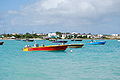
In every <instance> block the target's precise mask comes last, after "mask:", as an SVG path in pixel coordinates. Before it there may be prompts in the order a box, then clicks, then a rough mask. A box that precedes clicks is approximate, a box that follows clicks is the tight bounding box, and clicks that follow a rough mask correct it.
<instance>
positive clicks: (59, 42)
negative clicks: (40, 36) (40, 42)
mask: <svg viewBox="0 0 120 80" xmlns="http://www.w3.org/2000/svg"><path fill="white" fill-rule="evenodd" d="M52 42H53V43H67V42H68V41H52Z"/></svg>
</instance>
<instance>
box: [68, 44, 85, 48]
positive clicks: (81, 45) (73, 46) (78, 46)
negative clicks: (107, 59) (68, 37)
mask: <svg viewBox="0 0 120 80" xmlns="http://www.w3.org/2000/svg"><path fill="white" fill-rule="evenodd" d="M83 46H84V44H68V48H82V47H83Z"/></svg>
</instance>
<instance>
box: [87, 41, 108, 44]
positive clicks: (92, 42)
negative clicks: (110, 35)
mask: <svg viewBox="0 0 120 80" xmlns="http://www.w3.org/2000/svg"><path fill="white" fill-rule="evenodd" d="M105 43H106V41H93V40H92V41H91V42H89V43H88V44H90V45H104V44H105Z"/></svg>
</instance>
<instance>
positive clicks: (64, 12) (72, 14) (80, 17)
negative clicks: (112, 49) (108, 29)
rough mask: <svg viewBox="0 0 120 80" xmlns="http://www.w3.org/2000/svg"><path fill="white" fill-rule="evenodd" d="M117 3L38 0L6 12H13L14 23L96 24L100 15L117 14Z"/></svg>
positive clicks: (106, 1)
mask: <svg viewBox="0 0 120 80" xmlns="http://www.w3.org/2000/svg"><path fill="white" fill-rule="evenodd" d="M119 4H120V0H40V1H37V2H35V3H33V4H30V5H27V6H25V7H23V9H21V10H20V11H9V12H8V13H9V14H15V16H13V17H12V18H11V22H12V24H14V25H22V26H25V25H27V26H36V25H38V26H44V25H46V26H47V25H48V26H49V25H55V26H56V25H61V24H62V26H67V27H68V26H81V25H89V24H96V23H97V22H95V21H96V20H98V19H99V18H101V16H104V18H105V16H109V15H112V16H116V15H119V13H120V9H119V7H120V5H119ZM99 20H100V19H99ZM101 20H102V19H101ZM104 21H105V19H104Z"/></svg>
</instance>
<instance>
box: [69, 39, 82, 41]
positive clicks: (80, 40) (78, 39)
mask: <svg viewBox="0 0 120 80" xmlns="http://www.w3.org/2000/svg"><path fill="white" fill-rule="evenodd" d="M71 41H82V40H81V39H72V40H71Z"/></svg>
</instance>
